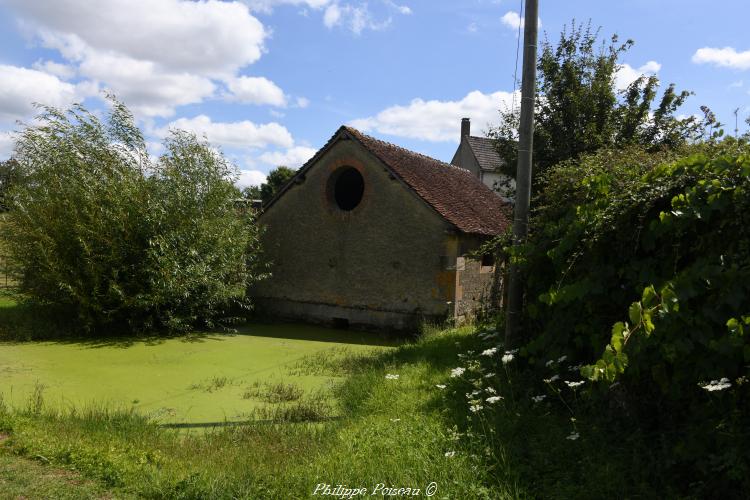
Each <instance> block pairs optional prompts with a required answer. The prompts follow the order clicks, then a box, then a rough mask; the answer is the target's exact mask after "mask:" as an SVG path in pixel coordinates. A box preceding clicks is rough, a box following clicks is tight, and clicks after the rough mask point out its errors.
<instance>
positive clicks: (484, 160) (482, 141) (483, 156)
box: [468, 135, 503, 170]
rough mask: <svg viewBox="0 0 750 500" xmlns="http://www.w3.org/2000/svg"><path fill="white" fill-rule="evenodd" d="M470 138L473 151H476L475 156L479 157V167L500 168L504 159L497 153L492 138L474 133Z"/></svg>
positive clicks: (483, 168) (487, 168)
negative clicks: (477, 135)
mask: <svg viewBox="0 0 750 500" xmlns="http://www.w3.org/2000/svg"><path fill="white" fill-rule="evenodd" d="M468 139H469V146H471V151H472V152H473V153H474V157H475V158H476V159H477V163H479V167H480V168H481V169H482V170H497V169H499V168H500V166H501V165H502V164H503V160H502V158H500V155H499V154H498V153H497V150H496V149H495V144H494V141H493V140H492V139H489V138H487V137H476V136H473V135H471V136H469V137H468Z"/></svg>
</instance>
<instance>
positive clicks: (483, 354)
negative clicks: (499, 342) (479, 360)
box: [482, 347, 497, 356]
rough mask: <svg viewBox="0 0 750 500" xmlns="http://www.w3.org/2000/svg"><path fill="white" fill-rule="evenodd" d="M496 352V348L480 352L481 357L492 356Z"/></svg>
mask: <svg viewBox="0 0 750 500" xmlns="http://www.w3.org/2000/svg"><path fill="white" fill-rule="evenodd" d="M496 352H497V347H493V348H492V349H485V350H484V351H482V356H493V355H494V354H495V353H496Z"/></svg>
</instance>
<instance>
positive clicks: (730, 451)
mask: <svg viewBox="0 0 750 500" xmlns="http://www.w3.org/2000/svg"><path fill="white" fill-rule="evenodd" d="M538 202H539V203H538V204H537V207H538V208H537V209H536V213H535V214H534V218H533V222H532V232H531V237H530V239H529V243H528V245H527V247H526V248H525V251H524V258H525V260H524V265H525V274H526V276H527V278H528V280H527V284H528V288H527V301H528V304H527V313H526V317H525V322H526V328H527V331H530V332H534V333H533V335H532V337H531V338H530V339H529V342H528V344H527V345H526V346H525V348H523V349H522V353H523V354H524V356H525V357H526V359H527V361H528V362H529V363H530V364H531V366H533V367H536V368H535V369H537V370H540V371H543V370H544V366H545V363H547V362H548V360H549V359H555V358H557V357H558V356H567V357H568V358H569V359H571V360H573V361H574V363H578V364H580V363H583V364H588V366H585V367H583V369H582V370H581V373H582V374H583V375H584V376H586V377H587V378H589V379H590V380H594V381H602V382H604V383H603V384H600V385H599V386H598V389H597V390H596V391H594V394H598V396H599V397H600V400H601V402H602V406H603V408H604V409H605V411H606V409H607V408H608V405H613V407H616V408H617V412H623V411H624V412H625V414H626V415H628V416H630V417H631V418H632V419H633V421H634V422H637V426H638V430H639V432H642V433H644V435H646V436H649V437H648V439H651V440H653V443H654V447H655V453H656V454H657V455H659V456H661V457H662V458H663V459H664V460H663V463H662V465H663V467H664V471H665V474H667V475H668V477H670V478H671V481H673V482H674V484H677V483H680V484H684V485H685V486H686V487H689V488H692V492H691V493H689V494H691V495H692V494H695V493H696V492H697V495H698V496H701V494H708V493H709V492H713V493H711V494H717V495H719V494H721V495H729V496H731V492H732V491H740V490H737V488H747V487H748V483H747V480H746V478H747V477H748V476H747V473H748V471H750V460H748V457H747V454H746V452H745V451H744V450H746V449H747V446H748V445H750V433H748V429H749V428H750V427H749V426H748V424H750V413H749V412H748V411H747V408H748V406H747V402H748V396H750V394H748V390H747V388H748V386H747V384H746V381H747V364H748V362H750V342H748V336H747V335H746V333H747V332H748V331H750V328H749V327H748V325H749V324H750V305H749V304H750V215H749V214H750V147H748V145H747V144H745V143H742V142H737V141H735V140H733V139H728V140H726V141H724V142H723V143H720V144H704V145H699V146H694V147H692V148H688V150H687V151H683V152H682V153H677V152H671V153H660V154H658V155H655V156H654V155H652V154H648V153H645V152H644V151H642V150H639V149H630V150H625V151H619V152H612V151H602V152H599V153H596V154H594V155H589V156H586V157H584V158H582V159H581V160H579V161H574V162H567V163H562V164H559V165H557V166H555V167H553V168H552V169H550V171H549V172H547V174H546V176H545V178H544V185H543V187H542V191H541V194H540V196H539V198H538ZM615 381H617V382H619V383H618V384H617V389H613V388H612V387H613V386H611V385H610V384H611V383H612V382H615ZM712 381H713V382H712ZM717 483H718V484H720V488H719V485H718V484H717ZM717 488H719V489H717ZM701 492H702V493H701ZM681 494H688V489H685V490H681Z"/></svg>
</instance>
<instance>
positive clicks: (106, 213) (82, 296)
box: [2, 99, 260, 332]
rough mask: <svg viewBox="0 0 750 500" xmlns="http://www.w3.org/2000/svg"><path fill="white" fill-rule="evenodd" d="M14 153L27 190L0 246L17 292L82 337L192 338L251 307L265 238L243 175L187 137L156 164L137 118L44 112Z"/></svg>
mask: <svg viewBox="0 0 750 500" xmlns="http://www.w3.org/2000/svg"><path fill="white" fill-rule="evenodd" d="M42 110H43V112H42V113H41V115H40V116H39V117H38V120H39V124H38V125H35V126H28V127H26V128H25V129H24V130H23V131H22V132H21V133H20V135H19V137H18V140H17V143H16V155H15V158H16V160H17V162H18V163H17V164H18V169H19V171H20V181H19V182H18V183H17V184H16V186H15V187H14V188H13V189H12V191H11V193H10V195H11V203H10V206H11V210H10V211H9V212H8V214H7V220H6V223H7V224H6V231H4V234H3V235H2V237H3V239H4V240H5V244H6V246H7V249H8V253H9V261H10V265H11V268H12V270H13V272H14V274H15V275H16V276H17V279H18V286H19V291H20V292H21V293H22V294H23V295H25V296H27V297H29V298H30V299H32V300H34V301H37V302H41V303H45V304H53V305H57V306H61V307H62V308H64V309H65V310H67V311H70V314H72V315H74V316H76V317H77V319H78V322H79V324H80V326H81V328H82V329H84V330H86V331H89V332H98V331H101V329H102V328H104V327H108V328H111V327H115V326H122V327H127V328H129V329H135V330H147V329H162V330H169V331H184V330H186V329H189V328H192V327H195V326H201V325H205V326H212V325H213V323H214V322H215V321H217V320H221V319H227V318H228V317H229V314H230V312H231V311H232V310H233V308H234V307H236V306H238V305H239V306H244V307H246V306H248V302H247V297H246V289H247V287H248V285H249V284H250V283H252V282H253V281H255V280H256V279H258V278H259V276H260V274H259V270H258V266H257V255H258V251H259V243H258V229H257V227H256V225H255V222H254V220H253V218H252V216H250V215H247V214H243V213H241V211H239V210H238V209H237V208H236V206H235V204H234V200H235V199H236V198H238V196H239V192H238V190H237V189H236V188H235V187H234V186H233V185H232V182H231V181H232V178H233V176H234V175H236V173H235V169H234V167H233V166H232V165H230V164H229V163H228V161H227V160H226V159H225V158H224V157H223V156H222V155H221V153H218V152H216V151H215V150H214V149H212V148H211V147H210V146H209V145H208V144H207V143H205V142H202V141H199V140H198V139H197V138H196V137H195V136H194V135H192V134H190V133H187V132H183V131H172V132H171V134H170V135H169V136H168V137H167V138H166V139H165V141H164V146H165V150H166V153H165V154H164V155H162V156H161V157H160V158H158V159H152V158H151V157H150V156H149V155H148V152H147V150H146V147H145V142H144V139H143V136H142V134H141V132H140V130H138V128H137V127H136V126H135V125H134V123H133V117H132V115H131V114H130V112H129V111H128V110H127V108H126V107H125V106H124V105H122V104H121V103H119V102H117V101H115V100H114V99H113V100H112V102H111V109H110V112H109V115H108V118H107V120H106V121H105V122H102V121H100V120H99V119H98V118H97V117H96V116H94V115H93V114H91V113H89V112H88V111H87V110H86V109H84V108H83V107H81V106H75V107H73V108H71V109H69V110H67V111H64V112H63V111H60V110H57V109H54V108H49V107H45V108H42Z"/></svg>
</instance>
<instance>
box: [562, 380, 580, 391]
mask: <svg viewBox="0 0 750 500" xmlns="http://www.w3.org/2000/svg"><path fill="white" fill-rule="evenodd" d="M565 383H566V384H568V387H570V388H571V389H575V388H576V387H578V386H579V385H583V380H579V381H578V382H570V381H569V380H566V381H565Z"/></svg>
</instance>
